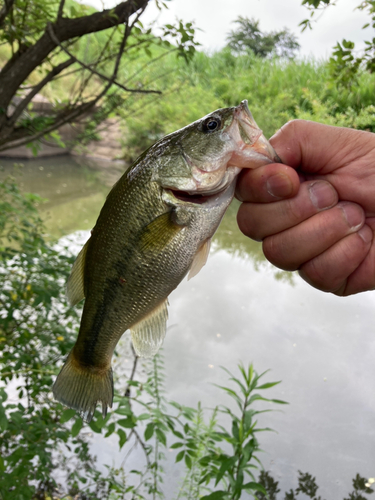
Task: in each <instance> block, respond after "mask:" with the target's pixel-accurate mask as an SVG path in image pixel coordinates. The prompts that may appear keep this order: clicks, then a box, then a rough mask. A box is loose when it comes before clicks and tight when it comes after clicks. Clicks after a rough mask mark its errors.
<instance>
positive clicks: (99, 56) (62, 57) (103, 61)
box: [0, 0, 195, 151]
mask: <svg viewBox="0 0 375 500" xmlns="http://www.w3.org/2000/svg"><path fill="white" fill-rule="evenodd" d="M150 1H151V0H126V1H123V2H120V3H118V4H117V5H116V6H115V7H114V8H112V9H103V10H102V11H95V9H92V8H89V7H87V6H85V5H80V4H78V3H76V2H74V1H73V0H67V1H66V2H65V0H38V1H36V0H5V3H4V5H3V7H2V8H1V9H0V48H2V49H3V52H4V50H5V52H6V55H7V56H8V59H7V62H6V63H5V65H4V66H3V67H2V69H1V72H0V151H2V150H4V149H8V148H11V147H15V146H20V145H24V144H27V143H30V142H31V141H36V140H38V139H40V138H41V137H42V136H45V135H46V134H50V133H52V132H53V131H55V130H56V129H57V128H59V127H60V126H62V125H64V124H65V123H71V122H74V121H77V120H78V119H79V118H80V117H82V116H84V115H85V114H87V112H88V111H89V110H90V109H92V108H93V107H94V106H95V105H98V104H99V103H100V104H102V105H103V103H104V102H105V101H104V98H105V97H106V96H107V97H108V96H110V97H113V96H114V95H115V97H116V98H115V99H113V98H112V101H107V103H108V102H109V107H112V108H114V107H116V106H118V105H119V99H120V100H121V96H120V94H119V91H121V92H122V93H126V94H129V93H136V94H142V93H155V92H156V93H160V92H159V91H158V90H155V89H149V88H144V86H143V85H142V82H139V81H138V82H137V85H136V86H135V88H132V87H131V86H129V87H128V86H127V85H124V84H123V83H122V82H121V81H120V80H119V75H120V72H121V67H122V65H123V63H124V61H126V59H127V58H131V57H134V55H135V54H138V53H139V51H141V50H142V51H145V52H146V53H147V54H149V55H151V54H150V49H149V48H150V46H151V45H156V44H158V45H159V46H162V47H164V48H165V49H167V50H171V44H170V42H168V41H166V40H165V38H164V37H165V35H170V36H172V37H174V41H175V42H176V43H175V45H174V46H173V50H177V51H178V53H179V54H180V55H183V56H184V57H185V58H189V57H191V56H192V54H193V53H194V50H195V42H194V38H193V36H194V29H193V27H192V25H191V23H188V24H187V25H186V26H185V25H184V24H183V23H181V22H179V23H177V25H176V26H172V25H168V27H164V29H163V30H162V35H161V36H160V37H156V36H155V35H154V34H153V33H152V32H151V29H145V28H143V25H142V23H141V21H140V18H141V16H142V14H143V13H144V11H145V9H146V8H147V6H148V4H149V3H150ZM155 1H156V2H157V5H158V7H159V8H161V7H162V6H165V4H164V3H163V2H159V1H158V0H155ZM90 37H91V38H90ZM93 37H94V38H95V47H96V49H95V50H94V51H91V52H92V53H91V56H90V58H89V60H88V61H87V60H86V58H85V57H80V54H84V55H86V54H85V51H86V49H87V43H88V41H89V40H93ZM84 44H86V45H84ZM86 52H87V51H86ZM72 73H76V75H77V82H78V83H77V85H76V87H75V89H74V91H72V93H71V95H70V96H69V97H67V98H66V99H64V100H63V101H62V102H56V103H55V106H54V108H53V109H52V110H50V111H49V112H48V114H46V115H45V116H40V115H39V116H36V115H33V114H32V113H31V112H30V103H31V101H32V99H33V98H34V97H35V95H36V94H38V93H39V92H41V91H43V89H45V88H46V87H47V86H48V85H50V84H51V82H53V81H54V80H56V79H57V78H62V77H64V76H67V75H71V74H72ZM55 137H56V136H55ZM57 138H58V137H57Z"/></svg>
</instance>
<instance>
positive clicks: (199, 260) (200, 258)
mask: <svg viewBox="0 0 375 500" xmlns="http://www.w3.org/2000/svg"><path fill="white" fill-rule="evenodd" d="M210 246H211V238H209V239H208V240H206V241H205V242H204V243H203V245H202V246H201V247H200V249H199V250H198V252H197V253H196V254H195V257H194V260H193V263H192V264H191V266H190V271H189V275H188V278H187V279H188V281H189V280H191V278H194V276H196V275H197V274H198V273H199V271H200V270H201V269H202V267H203V266H204V265H205V264H206V262H207V259H208V254H209V253H210Z"/></svg>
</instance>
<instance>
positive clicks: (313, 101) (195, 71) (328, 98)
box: [119, 48, 375, 161]
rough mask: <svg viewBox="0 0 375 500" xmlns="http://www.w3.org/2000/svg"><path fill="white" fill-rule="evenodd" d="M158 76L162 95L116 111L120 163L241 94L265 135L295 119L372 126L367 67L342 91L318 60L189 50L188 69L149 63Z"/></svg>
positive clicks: (374, 80)
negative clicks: (164, 86) (165, 85)
mask: <svg viewBox="0 0 375 500" xmlns="http://www.w3.org/2000/svg"><path fill="white" fill-rule="evenodd" d="M159 77H160V79H161V80H162V79H163V78H166V79H168V80H169V89H170V90H169V91H168V92H166V93H164V94H163V95H162V96H147V98H146V99H145V100H143V101H142V105H141V106H139V108H138V109H137V108H136V107H135V106H134V107H133V111H132V112H131V113H130V114H128V113H126V112H125V111H121V110H120V111H119V112H120V113H121V115H122V117H123V119H124V121H125V130H126V132H125V134H124V142H123V146H124V156H125V159H126V160H128V161H133V160H135V158H136V157H137V156H138V155H139V154H141V153H142V152H143V151H144V150H145V149H146V148H148V147H149V146H150V145H151V144H152V143H153V142H155V141H156V140H158V139H159V138H161V137H162V136H163V135H165V134H168V133H171V132H173V131H174V130H176V129H178V128H181V127H183V126H185V125H186V124H187V123H190V122H192V121H194V120H197V119H198V118H201V117H202V116H203V115H205V114H206V113H209V112H211V111H213V110H214V109H216V108H220V107H226V106H234V105H237V104H238V103H239V102H241V101H242V100H243V99H248V101H249V108H250V109H251V111H252V113H253V115H254V117H255V120H256V121H257V123H258V125H259V126H260V127H261V128H262V130H263V132H264V133H265V135H266V137H270V136H271V135H273V134H274V133H275V132H276V130H277V129H279V128H280V127H281V126H282V125H284V123H285V122H286V121H288V120H292V119H296V118H305V119H308V120H314V121H320V122H322V123H327V124H330V125H339V126H349V127H353V128H358V129H360V130H371V131H375V126H374V125H375V123H374V108H373V106H374V93H373V89H374V85H375V75H373V74H369V73H368V72H365V73H361V74H360V75H359V76H358V85H357V86H356V87H355V88H352V89H347V88H344V89H343V88H340V87H338V86H337V85H336V84H335V83H332V82H331V80H330V70H329V66H328V64H327V63H325V62H318V61H314V60H290V61H286V60H278V59H261V58H259V57H255V56H254V55H252V54H246V55H238V56H235V55H234V54H233V53H232V52H231V51H230V50H229V49H228V48H227V49H223V50H221V51H219V52H216V53H214V54H212V55H209V54H205V53H202V52H197V53H196V55H195V57H194V59H193V60H192V61H191V62H190V64H189V67H188V68H186V66H185V65H183V64H179V65H178V66H176V64H175V62H174V60H172V59H171V58H169V57H168V56H167V57H166V58H165V59H164V63H163V68H162V69H159V70H157V69H156V68H155V69H151V68H149V78H150V80H152V79H153V78H159Z"/></svg>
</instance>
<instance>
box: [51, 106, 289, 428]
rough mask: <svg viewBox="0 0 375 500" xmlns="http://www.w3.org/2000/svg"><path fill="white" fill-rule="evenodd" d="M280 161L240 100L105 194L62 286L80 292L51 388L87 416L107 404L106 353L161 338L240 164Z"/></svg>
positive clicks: (147, 351) (167, 144)
mask: <svg viewBox="0 0 375 500" xmlns="http://www.w3.org/2000/svg"><path fill="white" fill-rule="evenodd" d="M275 161H280V160H279V159H278V157H277V155H276V153H275V151H274V150H273V148H272V146H271V145H270V144H269V142H268V141H267V140H266V138H265V137H264V135H263V134H262V131H261V130H260V129H259V127H258V126H257V124H256V123H255V121H254V119H253V117H252V115H251V113H250V111H249V109H248V106H247V101H243V102H242V103H241V104H240V105H239V106H235V107H231V108H223V109H218V110H217V111H214V112H213V113H210V114H209V115H207V116H205V117H203V118H201V119H200V120H198V121H196V122H194V123H192V124H190V125H188V126H186V127H184V128H182V129H181V130H178V131H177V132H174V133H172V134H170V135H167V136H166V137H164V138H163V139H161V140H160V141H158V142H156V143H155V144H154V145H153V146H151V147H150V148H149V149H148V150H147V151H145V152H144V153H143V154H142V155H141V156H140V157H139V158H138V159H137V160H136V161H135V163H134V164H133V165H132V166H131V167H130V168H129V169H128V170H127V171H126V172H125V174H124V175H123V176H122V177H121V179H120V180H119V181H118V182H117V183H116V184H115V186H114V187H113V188H112V190H111V192H110V193H109V195H108V197H107V200H106V202H105V204H104V206H103V208H102V210H101V212H100V215H99V218H98V220H97V223H96V225H95V227H94V229H93V231H92V234H91V236H90V238H89V240H88V241H87V243H86V244H85V246H84V247H83V248H82V250H81V252H80V253H79V255H78V257H77V259H76V261H75V263H74V265H73V268H72V272H71V275H70V277H69V280H68V284H67V294H68V298H69V300H70V303H71V304H72V305H75V304H77V303H78V302H79V301H80V300H82V299H83V298H86V300H85V304H84V308H83V314H82V320H81V326H80V330H79V335H78V339H77V342H76V344H75V345H74V347H73V349H72V351H71V352H70V354H69V356H68V358H67V361H66V363H65V365H64V366H63V368H62V369H61V372H60V373H59V375H58V377H57V379H56V382H55V384H54V386H53V394H54V396H55V398H56V399H57V400H58V401H61V402H62V403H64V404H65V405H67V406H69V407H70V408H74V409H77V410H79V411H80V412H81V415H82V416H83V418H85V419H86V420H88V421H90V420H91V418H92V415H93V413H94V411H95V408H96V405H97V403H98V402H101V405H102V413H103V416H105V415H106V412H107V407H108V406H109V407H111V406H112V400H113V383H112V369H111V359H112V354H113V351H114V349H115V347H116V345H117V343H118V341H119V340H120V338H121V336H122V335H123V333H124V332H125V331H126V330H128V329H130V332H131V338H132V342H133V346H134V349H135V352H136V353H137V355H138V356H143V357H149V356H153V355H154V354H155V353H156V352H157V351H158V349H159V348H160V346H161V344H162V343H163V340H164V337H165V332H166V322H167V317H168V313H167V304H168V295H169V294H170V293H171V292H172V290H174V289H175V288H176V287H177V285H178V284H179V283H180V282H181V281H182V279H183V278H184V277H185V276H186V275H187V274H188V273H189V278H191V277H193V276H194V275H196V274H197V273H198V272H199V270H200V269H201V268H202V267H203V265H204V264H205V262H206V260H207V256H208V252H209V248H210V242H211V238H212V236H213V234H214V232H215V231H216V229H217V227H218V226H219V224H220V221H221V219H222V217H223V215H224V213H225V211H226V209H227V207H228V206H229V204H230V202H231V200H232V198H233V194H234V189H235V182H236V176H237V175H238V173H239V172H240V170H241V168H256V167H257V166H260V165H263V164H264V163H271V162H275Z"/></svg>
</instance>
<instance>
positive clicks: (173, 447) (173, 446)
mask: <svg viewBox="0 0 375 500" xmlns="http://www.w3.org/2000/svg"><path fill="white" fill-rule="evenodd" d="M181 446H184V443H173V444H172V446H170V448H171V450H174V449H175V448H181Z"/></svg>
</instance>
